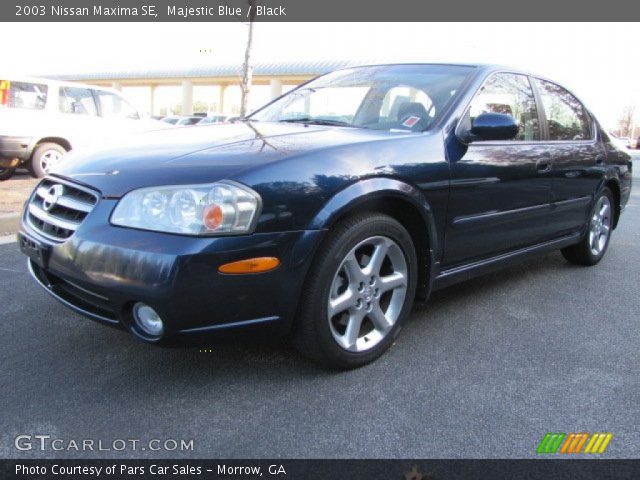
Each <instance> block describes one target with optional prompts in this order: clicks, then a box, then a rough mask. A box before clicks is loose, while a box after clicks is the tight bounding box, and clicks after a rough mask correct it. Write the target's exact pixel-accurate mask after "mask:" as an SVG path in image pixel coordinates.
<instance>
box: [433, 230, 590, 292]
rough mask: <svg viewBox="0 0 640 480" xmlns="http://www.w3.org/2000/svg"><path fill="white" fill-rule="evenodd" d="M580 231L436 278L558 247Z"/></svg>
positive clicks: (437, 277)
mask: <svg viewBox="0 0 640 480" xmlns="http://www.w3.org/2000/svg"><path fill="white" fill-rule="evenodd" d="M580 235H581V234H580V233H573V234H570V235H566V236H564V237H560V238H556V239H554V240H549V241H547V242H542V243H538V244H536V245H532V246H530V247H524V248H519V249H517V250H511V251H510V252H506V253H503V254H500V255H496V256H495V257H491V258H487V259H484V260H478V261H475V262H472V263H467V264H466V265H460V266H458V267H453V268H449V269H445V270H442V271H441V272H440V273H439V274H438V275H437V276H436V277H435V279H434V280H436V281H438V280H442V279H445V278H448V277H451V276H452V275H457V274H459V273H465V272H469V271H473V270H475V269H476V268H481V267H486V266H489V265H492V264H496V263H500V262H503V261H507V260H511V259H515V258H518V257H519V256H520V255H525V254H527V253H535V252H537V251H538V250H545V249H547V248H553V247H556V246H557V247H558V248H560V245H563V244H566V243H567V242H569V241H573V240H578V239H579V238H580Z"/></svg>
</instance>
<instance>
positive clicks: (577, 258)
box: [561, 187, 616, 266]
mask: <svg viewBox="0 0 640 480" xmlns="http://www.w3.org/2000/svg"><path fill="white" fill-rule="evenodd" d="M615 208H616V202H615V199H614V197H613V194H612V193H611V190H609V189H608V188H606V187H605V188H603V189H602V191H600V193H599V194H598V195H596V199H595V201H594V202H593V208H592V209H591V213H590V215H589V223H588V224H587V231H586V232H585V234H584V236H583V238H582V240H580V243H577V244H575V245H571V246H569V247H565V248H563V249H562V250H561V251H562V255H563V256H564V258H566V259H567V260H568V261H569V262H571V263H575V264H576V265H587V266H589V265H595V264H596V263H598V262H599V261H600V260H602V257H604V254H605V253H606V252H607V248H608V247H609V240H610V239H611V232H612V231H613V219H614V215H615V213H614V212H615Z"/></svg>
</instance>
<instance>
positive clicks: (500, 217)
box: [451, 203, 552, 227]
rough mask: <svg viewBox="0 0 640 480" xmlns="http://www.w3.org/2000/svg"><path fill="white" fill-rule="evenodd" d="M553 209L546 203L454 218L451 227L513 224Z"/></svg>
mask: <svg viewBox="0 0 640 480" xmlns="http://www.w3.org/2000/svg"><path fill="white" fill-rule="evenodd" d="M551 208H552V207H551V204H549V203H545V204H542V205H532V206H530V207H522V208H516V209H514V210H503V211H500V212H485V213H480V214H474V215H466V216H462V217H456V218H454V219H453V222H452V223H451V225H452V226H453V227H466V226H468V225H477V224H482V223H493V222H497V221H508V222H511V221H515V220H522V219H523V218H527V217H529V216H533V215H537V214H539V213H544V212H549V211H551Z"/></svg>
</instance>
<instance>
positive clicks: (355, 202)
mask: <svg viewBox="0 0 640 480" xmlns="http://www.w3.org/2000/svg"><path fill="white" fill-rule="evenodd" d="M366 212H376V213H385V214H387V215H389V216H391V217H392V218H395V219H396V220H397V221H399V222H400V223H401V224H402V225H403V226H404V227H405V228H406V229H407V231H408V232H409V234H410V235H411V237H412V239H413V242H414V245H415V247H416V255H417V257H418V263H419V265H418V285H417V289H416V297H417V298H420V299H426V298H428V296H429V293H430V291H431V285H432V281H433V275H434V272H435V258H434V252H436V251H437V248H436V247H437V245H436V242H437V236H436V226H435V220H434V217H433V212H432V209H431V206H430V205H429V202H428V201H427V199H426V198H425V197H424V195H423V194H422V193H421V192H420V191H419V190H418V189H417V188H415V187H414V186H412V185H409V184H407V183H404V182H401V181H399V180H395V179H390V178H372V179H367V180H363V181H360V182H357V183H355V184H352V185H350V186H349V187H347V188H346V189H344V190H341V191H340V192H338V193H337V194H336V195H334V196H333V197H332V198H331V199H330V200H329V201H328V202H327V203H326V204H325V206H324V208H323V209H322V210H321V211H320V212H319V213H318V214H317V215H316V216H315V217H314V218H313V220H312V221H311V225H310V227H311V228H312V229H324V230H329V229H331V227H332V226H334V225H335V224H337V223H338V222H340V221H342V220H344V219H345V218H347V217H351V216H354V215H358V214H362V213H366Z"/></svg>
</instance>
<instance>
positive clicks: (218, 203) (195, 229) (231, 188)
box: [111, 180, 261, 235]
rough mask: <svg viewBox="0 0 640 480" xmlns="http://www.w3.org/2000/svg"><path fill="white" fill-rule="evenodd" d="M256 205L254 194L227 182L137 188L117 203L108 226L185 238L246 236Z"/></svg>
mask: <svg viewBox="0 0 640 480" xmlns="http://www.w3.org/2000/svg"><path fill="white" fill-rule="evenodd" d="M260 205H261V200H260V196H259V195H258V194H257V193H256V192H254V191H253V190H251V189H250V188H249V187H245V186H244V185H240V184H238V183H235V182H231V181H227V180H225V181H222V182H218V183H213V184H209V185H172V186H166V187H151V188H141V189H139V190H134V191H132V192H129V193H128V194H126V195H125V196H124V197H123V198H122V199H121V200H120V202H118V205H117V206H116V208H115V210H114V211H113V214H112V215H111V223H112V224H113V225H120V226H122V227H132V228H140V229H143V230H154V231H157V232H167V233H182V234H186V235H217V234H234V233H239V234H240V233H250V232H251V231H252V230H253V228H254V227H255V221H256V219H257V216H258V214H259V209H260Z"/></svg>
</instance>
